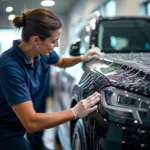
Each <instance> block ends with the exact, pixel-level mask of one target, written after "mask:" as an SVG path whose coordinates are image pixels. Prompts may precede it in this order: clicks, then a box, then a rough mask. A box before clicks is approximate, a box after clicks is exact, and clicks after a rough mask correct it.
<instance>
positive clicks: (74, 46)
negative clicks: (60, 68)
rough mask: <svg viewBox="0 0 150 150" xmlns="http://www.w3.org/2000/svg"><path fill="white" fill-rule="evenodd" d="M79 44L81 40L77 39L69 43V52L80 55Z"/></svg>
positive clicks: (72, 54)
mask: <svg viewBox="0 0 150 150" xmlns="http://www.w3.org/2000/svg"><path fill="white" fill-rule="evenodd" d="M80 44H81V42H80V41H77V42H76V43H74V44H72V45H71V47H70V51H69V54H70V55H71V56H79V55H81V54H80Z"/></svg>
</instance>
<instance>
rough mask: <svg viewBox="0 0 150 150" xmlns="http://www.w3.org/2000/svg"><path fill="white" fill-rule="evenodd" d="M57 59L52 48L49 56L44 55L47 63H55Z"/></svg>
mask: <svg viewBox="0 0 150 150" xmlns="http://www.w3.org/2000/svg"><path fill="white" fill-rule="evenodd" d="M58 61H59V56H58V55H57V53H56V52H55V51H54V50H52V51H51V52H50V54H49V56H47V57H46V62H47V64H55V63H57V62H58Z"/></svg>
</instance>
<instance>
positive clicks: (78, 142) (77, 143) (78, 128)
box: [72, 119, 87, 150]
mask: <svg viewBox="0 0 150 150" xmlns="http://www.w3.org/2000/svg"><path fill="white" fill-rule="evenodd" d="M86 147H87V146H86V138H85V130H84V126H83V122H82V120H81V119H79V120H78V121H77V122H76V124H75V128H74V131H73V136H72V150H87V148H86Z"/></svg>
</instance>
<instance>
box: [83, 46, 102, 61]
mask: <svg viewBox="0 0 150 150" xmlns="http://www.w3.org/2000/svg"><path fill="white" fill-rule="evenodd" d="M103 56H104V53H102V52H101V49H100V48H98V47H94V48H91V49H89V50H88V51H87V52H86V53H85V54H84V55H81V60H82V61H89V60H91V59H94V58H98V59H100V60H101V59H102V58H103Z"/></svg>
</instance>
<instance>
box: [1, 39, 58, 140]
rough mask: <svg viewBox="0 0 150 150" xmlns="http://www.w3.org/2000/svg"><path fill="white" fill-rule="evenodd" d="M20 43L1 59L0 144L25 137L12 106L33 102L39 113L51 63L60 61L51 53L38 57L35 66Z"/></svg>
mask: <svg viewBox="0 0 150 150" xmlns="http://www.w3.org/2000/svg"><path fill="white" fill-rule="evenodd" d="M20 42H21V41H18V40H16V41H14V42H13V47H11V48H10V49H8V50H7V51H5V52H4V53H3V54H2V55H1V56H0V141H2V140H4V139H6V138H9V137H13V136H23V135H24V134H25V132H26V131H25V128H24V127H23V126H22V124H21V122H20V121H19V119H18V117H17V116H16V114H15V113H14V112H13V110H12V108H11V106H12V105H14V104H18V103H22V102H25V101H28V100H32V102H33V106H34V109H35V110H36V109H37V107H38V104H39V102H40V100H41V97H42V95H43V92H44V90H45V87H46V82H49V81H48V80H47V79H48V73H49V68H50V67H49V64H54V63H56V62H58V60H59V56H58V55H57V54H56V53H55V51H53V50H52V51H51V52H50V54H49V56H42V55H40V54H38V55H37V56H36V57H35V63H34V65H33V64H32V63H31V62H30V61H29V60H28V59H27V57H26V56H25V55H24V53H23V52H22V51H21V49H20V48H19V47H18V44H19V43H20Z"/></svg>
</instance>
